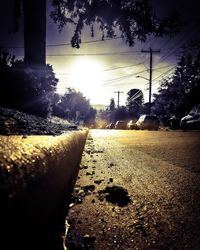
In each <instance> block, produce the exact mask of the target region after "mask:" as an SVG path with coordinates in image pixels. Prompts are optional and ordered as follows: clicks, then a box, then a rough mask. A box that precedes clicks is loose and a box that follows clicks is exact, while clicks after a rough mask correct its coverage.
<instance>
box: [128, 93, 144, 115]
mask: <svg viewBox="0 0 200 250" xmlns="http://www.w3.org/2000/svg"><path fill="white" fill-rule="evenodd" d="M143 101H144V95H143V93H142V91H141V90H140V89H131V90H129V91H128V93H127V101H126V106H127V109H128V112H129V114H130V117H131V118H138V117H139V116H140V114H141V113H142V107H143Z"/></svg>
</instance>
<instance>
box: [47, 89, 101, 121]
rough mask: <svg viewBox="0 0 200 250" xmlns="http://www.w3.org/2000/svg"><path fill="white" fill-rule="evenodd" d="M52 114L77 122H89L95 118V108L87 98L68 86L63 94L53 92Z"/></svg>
mask: <svg viewBox="0 0 200 250" xmlns="http://www.w3.org/2000/svg"><path fill="white" fill-rule="evenodd" d="M52 114H53V115H56V116H58V117H61V118H65V119H68V120H73V121H77V122H79V121H80V120H83V121H84V123H85V124H91V123H93V122H94V120H95V116H96V110H94V109H93V108H92V107H91V105H90V102H89V100H87V99H86V98H85V97H84V96H83V94H82V93H81V92H77V91H75V90H74V89H72V88H68V89H67V92H66V93H65V94H64V95H58V94H55V96H54V103H53V112H52Z"/></svg>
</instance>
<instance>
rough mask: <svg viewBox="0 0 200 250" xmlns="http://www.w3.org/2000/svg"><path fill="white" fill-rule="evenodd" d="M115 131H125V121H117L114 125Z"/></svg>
mask: <svg viewBox="0 0 200 250" xmlns="http://www.w3.org/2000/svg"><path fill="white" fill-rule="evenodd" d="M115 129H127V123H126V122H125V121H117V122H116V123H115Z"/></svg>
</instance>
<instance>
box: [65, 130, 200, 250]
mask: <svg viewBox="0 0 200 250" xmlns="http://www.w3.org/2000/svg"><path fill="white" fill-rule="evenodd" d="M199 153H200V132H198V131H191V132H182V131H125V130H91V131H90V134H89V137H88V139H87V143H86V146H85V150H84V153H83V157H82V163H81V166H80V171H79V176H78V179H77V182H76V185H75V188H74V192H73V194H72V197H71V203H70V205H69V207H70V209H69V212H68V215H67V222H68V224H69V225H68V226H69V227H67V229H68V232H67V237H66V245H67V247H68V249H95V250H96V249H97V250H98V249H104V250H105V249H110V250H111V249H114V250H115V249H120V250H129V249H131V250H132V249H199V247H200V199H199V193H200V157H199Z"/></svg>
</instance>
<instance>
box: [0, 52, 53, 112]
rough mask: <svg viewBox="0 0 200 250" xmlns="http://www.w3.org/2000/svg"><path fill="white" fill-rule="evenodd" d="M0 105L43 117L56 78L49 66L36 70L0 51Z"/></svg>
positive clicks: (49, 106) (49, 105)
mask: <svg viewBox="0 0 200 250" xmlns="http://www.w3.org/2000/svg"><path fill="white" fill-rule="evenodd" d="M0 75H1V79H2V81H1V91H0V106H1V107H5V108H13V109H17V110H20V111H23V112H27V113H30V114H34V115H38V116H43V117H46V116H47V115H48V114H49V113H50V112H51V102H52V98H53V95H54V91H55V87H56V84H57V82H58V80H57V79H56V78H55V74H54V72H53V69H52V66H51V65H45V66H44V67H43V70H42V71H39V70H38V71H36V70H35V69H34V68H32V67H30V65H27V64H26V63H25V62H24V61H15V60H14V58H13V57H12V56H10V55H9V54H8V53H7V52H5V51H3V50H1V51H0Z"/></svg>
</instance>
